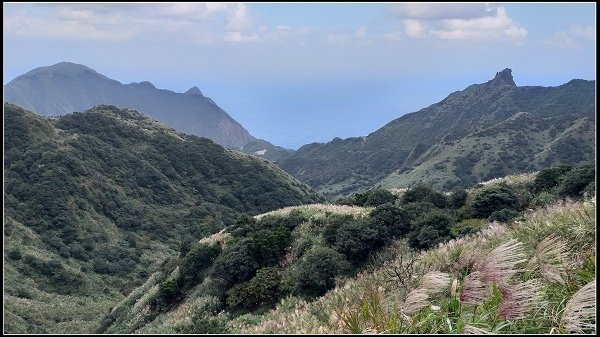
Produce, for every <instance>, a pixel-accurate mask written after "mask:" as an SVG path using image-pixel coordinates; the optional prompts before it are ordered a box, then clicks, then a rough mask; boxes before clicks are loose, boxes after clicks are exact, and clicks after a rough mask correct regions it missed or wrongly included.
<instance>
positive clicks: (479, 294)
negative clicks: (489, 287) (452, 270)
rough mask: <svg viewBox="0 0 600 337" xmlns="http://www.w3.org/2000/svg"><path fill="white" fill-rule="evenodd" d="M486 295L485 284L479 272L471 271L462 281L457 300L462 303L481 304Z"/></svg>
mask: <svg viewBox="0 0 600 337" xmlns="http://www.w3.org/2000/svg"><path fill="white" fill-rule="evenodd" d="M485 295H486V286H485V284H484V283H483V282H482V281H481V275H480V273H479V272H477V271H476V272H473V273H471V274H469V275H467V277H465V280H464V282H463V286H462V290H461V292H460V297H459V300H460V302H461V303H464V304H471V305H481V304H483V299H484V298H485Z"/></svg>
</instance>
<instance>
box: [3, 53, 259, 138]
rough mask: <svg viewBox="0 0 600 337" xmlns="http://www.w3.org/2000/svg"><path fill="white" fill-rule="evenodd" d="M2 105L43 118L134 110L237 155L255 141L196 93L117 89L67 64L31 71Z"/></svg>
mask: <svg viewBox="0 0 600 337" xmlns="http://www.w3.org/2000/svg"><path fill="white" fill-rule="evenodd" d="M4 100H5V101H6V102H10V103H14V104H16V105H19V106H21V107H23V108H25V109H28V110H31V111H34V112H37V113H39V114H41V115H44V116H52V115H64V114H67V113H71V112H75V111H83V110H86V109H89V108H91V107H93V106H95V105H99V104H109V105H115V106H118V107H121V108H131V109H135V110H138V111H140V112H143V113H144V114H147V115H149V116H151V117H153V118H156V119H158V120H159V121H162V122H164V123H166V124H167V125H169V126H170V127H172V128H175V129H176V130H177V131H179V132H184V133H187V134H191V135H196V136H201V137H206V138H209V139H212V140H213V141H215V142H217V143H219V144H221V145H223V146H225V147H228V148H236V149H239V148H242V147H243V146H244V145H246V144H248V143H249V142H252V141H254V140H256V139H255V138H254V137H252V136H251V135H250V134H249V133H248V131H247V130H246V129H244V127H242V126H241V125H240V124H239V123H238V122H236V121H235V120H234V119H233V118H232V117H231V116H229V115H228V114H227V112H225V111H224V110H223V109H221V108H220V107H219V106H218V105H217V104H215V102H214V101H213V100H212V99H210V98H208V97H205V96H204V95H202V92H201V91H200V89H198V87H193V88H191V89H189V90H188V91H186V92H185V93H176V92H173V91H170V90H164V89H157V88H156V87H155V86H154V85H153V84H152V83H150V82H146V81H144V82H140V83H130V84H122V83H121V82H118V81H116V80H113V79H110V78H108V77H106V76H104V75H102V74H99V73H97V72H96V71H94V70H92V69H90V68H88V67H86V66H84V65H80V64H75V63H69V62H61V63H58V64H55V65H52V66H48V67H40V68H36V69H34V70H31V71H30V72H28V73H26V74H24V75H21V76H19V77H17V78H15V79H13V80H12V81H10V82H9V83H8V84H6V85H5V86H4Z"/></svg>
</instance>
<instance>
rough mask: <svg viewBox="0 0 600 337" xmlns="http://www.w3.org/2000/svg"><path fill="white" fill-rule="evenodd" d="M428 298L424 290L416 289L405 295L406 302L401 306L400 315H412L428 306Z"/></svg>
mask: <svg viewBox="0 0 600 337" xmlns="http://www.w3.org/2000/svg"><path fill="white" fill-rule="evenodd" d="M428 298H429V296H427V292H426V291H425V290H424V289H421V288H417V289H414V290H413V291H411V292H410V293H408V295H406V300H404V303H403V304H402V313H403V314H405V315H408V316H410V315H413V314H416V313H417V312H419V311H420V310H421V309H423V308H425V307H426V306H428V305H429V300H428Z"/></svg>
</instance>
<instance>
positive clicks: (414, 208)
mask: <svg viewBox="0 0 600 337" xmlns="http://www.w3.org/2000/svg"><path fill="white" fill-rule="evenodd" d="M401 209H402V211H403V212H404V215H405V216H406V218H407V220H408V222H410V223H411V226H412V224H413V223H414V222H415V221H417V220H418V219H420V218H422V217H423V216H425V215H426V214H428V213H429V212H431V211H432V210H433V209H434V207H433V205H432V204H431V203H428V202H413V203H410V204H407V205H403V206H402V207H401Z"/></svg>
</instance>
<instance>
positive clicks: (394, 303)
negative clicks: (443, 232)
mask: <svg viewBox="0 0 600 337" xmlns="http://www.w3.org/2000/svg"><path fill="white" fill-rule="evenodd" d="M595 209H596V199H595V197H594V198H592V199H589V200H587V201H585V202H573V201H560V202H557V203H555V204H552V205H549V206H547V207H545V208H542V209H538V210H536V211H533V212H529V213H527V214H526V215H525V216H524V218H523V219H521V220H519V221H516V222H514V223H511V224H499V223H491V224H489V225H486V227H485V228H484V229H483V230H481V231H480V232H478V233H476V234H471V235H468V236H465V237H462V238H460V239H456V240H451V241H449V242H447V243H443V244H440V245H439V246H438V247H436V248H434V249H431V250H427V251H423V252H421V253H414V252H411V251H410V250H409V249H407V247H406V245H405V244H403V243H402V242H397V243H396V244H395V245H393V246H390V247H389V248H388V249H387V250H386V251H385V253H384V254H382V256H381V257H380V258H382V259H384V260H386V261H387V262H386V263H385V264H384V265H383V266H382V267H379V268H373V269H370V270H367V271H364V272H362V273H361V274H359V275H358V276H357V277H356V278H353V279H347V280H345V281H343V282H341V283H340V285H339V286H338V287H336V288H335V289H334V290H332V291H330V292H328V293H327V294H326V295H325V296H323V297H321V298H319V299H317V300H316V301H312V302H307V301H305V300H302V299H299V298H296V297H287V298H285V299H283V300H281V301H280V302H279V303H278V305H277V308H275V309H273V310H272V311H269V312H268V313H266V314H264V315H260V316H257V315H246V316H240V317H238V318H236V319H234V320H233V321H231V322H230V323H229V324H230V327H231V328H232V331H236V332H240V333H329V334H331V333H477V334H481V333H490V332H492V333H595V332H596V291H595V288H596V279H595V273H596V258H595V256H596V244H595V241H594V237H595V233H596V232H595Z"/></svg>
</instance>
